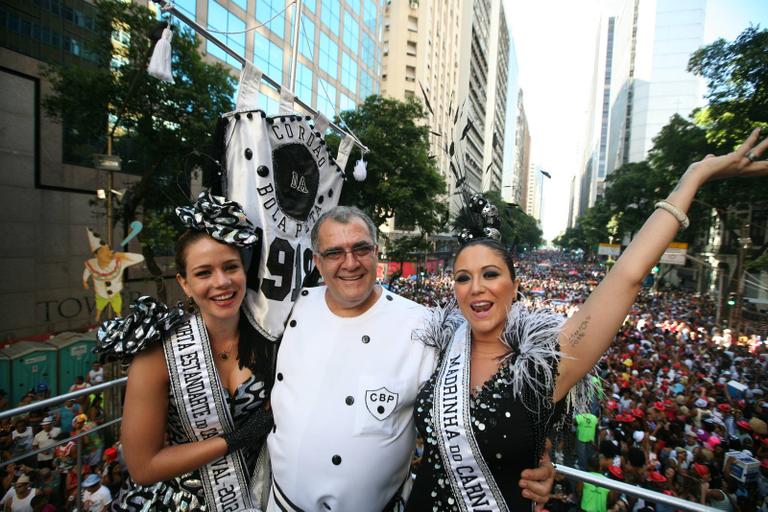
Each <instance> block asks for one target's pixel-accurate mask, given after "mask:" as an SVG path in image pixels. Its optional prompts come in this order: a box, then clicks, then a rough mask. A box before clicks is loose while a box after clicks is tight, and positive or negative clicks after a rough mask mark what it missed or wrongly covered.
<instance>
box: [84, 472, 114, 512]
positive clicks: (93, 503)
mask: <svg viewBox="0 0 768 512" xmlns="http://www.w3.org/2000/svg"><path fill="white" fill-rule="evenodd" d="M83 488H84V489H83V510H85V511H86V512H106V511H107V510H108V509H109V504H110V503H112V494H110V492H109V489H107V487H106V486H104V485H102V484H101V478H99V475H97V474H95V473H91V474H90V475H88V476H87V477H85V480H83Z"/></svg>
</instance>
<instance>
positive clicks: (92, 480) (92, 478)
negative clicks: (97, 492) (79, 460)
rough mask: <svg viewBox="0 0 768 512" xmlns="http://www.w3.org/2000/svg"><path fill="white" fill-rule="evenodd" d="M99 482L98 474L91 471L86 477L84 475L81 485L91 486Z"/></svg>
mask: <svg viewBox="0 0 768 512" xmlns="http://www.w3.org/2000/svg"><path fill="white" fill-rule="evenodd" d="M100 482H101V478H99V475H97V474H95V473H91V474H90V475H88V476H87V477H85V480H83V487H93V486H94V485H96V484H98V483H100Z"/></svg>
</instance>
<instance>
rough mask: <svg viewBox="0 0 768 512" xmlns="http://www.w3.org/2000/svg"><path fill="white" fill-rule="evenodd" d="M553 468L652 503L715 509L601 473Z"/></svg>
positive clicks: (702, 511) (700, 510) (696, 510)
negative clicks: (620, 480) (612, 478)
mask: <svg viewBox="0 0 768 512" xmlns="http://www.w3.org/2000/svg"><path fill="white" fill-rule="evenodd" d="M555 470H556V471H557V472H558V473H562V474H564V475H565V476H567V477H570V478H572V479H575V480H580V481H582V482H589V483H591V484H594V485H598V486H600V487H605V488H606V489H613V490H616V491H621V492H623V493H625V494H630V495H632V496H635V497H637V498H642V499H644V500H648V501H652V502H654V503H664V504H665V505H670V506H672V507H675V508H676V509H681V510H689V511H691V512H716V509H714V508H712V507H707V506H705V505H702V504H700V503H694V502H692V501H687V500H683V499H680V498H675V497H674V496H667V495H666V494H663V493H660V492H656V491H651V490H649V489H645V488H643V487H639V486H636V485H631V484H626V483H624V482H619V481H617V480H611V479H609V478H606V477H604V476H602V475H596V474H593V473H587V472H586V471H581V470H578V469H574V468H571V467H568V466H561V465H559V464H558V465H556V466H555Z"/></svg>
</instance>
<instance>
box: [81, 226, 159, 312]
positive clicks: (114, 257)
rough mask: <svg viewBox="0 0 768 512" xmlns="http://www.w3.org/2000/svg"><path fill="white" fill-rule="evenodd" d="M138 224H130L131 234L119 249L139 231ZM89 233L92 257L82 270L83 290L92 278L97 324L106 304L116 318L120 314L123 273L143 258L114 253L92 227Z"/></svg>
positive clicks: (125, 253)
mask: <svg viewBox="0 0 768 512" xmlns="http://www.w3.org/2000/svg"><path fill="white" fill-rule="evenodd" d="M141 227H142V226H141V223H140V222H134V223H132V224H131V233H130V234H129V235H128V237H126V239H125V240H123V242H122V244H121V246H125V245H127V244H128V242H129V241H130V239H132V238H133V237H135V236H136V234H138V232H139V231H141ZM87 230H88V244H89V245H90V246H91V253H92V254H93V256H94V257H93V258H91V259H89V260H87V261H86V262H85V270H83V288H85V289H86V290H87V289H88V278H89V277H91V278H92V279H93V289H94V292H95V295H96V314H95V317H94V320H95V321H96V323H98V322H99V320H100V318H101V313H102V311H104V308H106V307H107V305H110V306H111V307H112V311H113V313H114V314H115V315H118V316H119V315H120V314H121V312H122V309H123V298H122V296H121V295H120V292H121V291H122V290H123V271H124V270H125V269H126V268H127V267H130V266H131V265H136V264H138V263H141V262H142V261H144V256H143V255H141V254H138V253H133V252H115V251H113V250H112V249H111V248H110V247H109V246H108V245H107V243H106V242H105V241H104V240H102V239H101V236H100V235H99V234H97V233H94V231H93V230H92V229H91V228H87Z"/></svg>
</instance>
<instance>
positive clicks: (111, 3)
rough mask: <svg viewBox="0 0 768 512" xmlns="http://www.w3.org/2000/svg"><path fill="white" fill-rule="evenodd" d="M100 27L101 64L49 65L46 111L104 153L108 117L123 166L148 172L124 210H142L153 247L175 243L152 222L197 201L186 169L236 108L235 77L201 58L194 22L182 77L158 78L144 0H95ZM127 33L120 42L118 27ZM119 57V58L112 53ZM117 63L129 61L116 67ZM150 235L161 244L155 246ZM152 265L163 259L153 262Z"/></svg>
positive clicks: (176, 63)
mask: <svg viewBox="0 0 768 512" xmlns="http://www.w3.org/2000/svg"><path fill="white" fill-rule="evenodd" d="M96 7H97V12H98V16H97V19H96V23H95V24H96V30H95V33H96V36H95V37H94V39H93V40H91V41H87V45H88V47H87V51H88V52H90V54H91V55H94V56H95V58H96V61H97V63H98V65H95V66H82V65H61V66H55V67H50V68H48V69H47V70H46V71H45V74H46V76H47V78H48V79H49V80H50V82H51V86H52V93H51V94H50V95H49V96H47V97H46V98H45V99H44V107H45V109H46V112H47V113H48V115H50V116H52V117H55V118H58V119H61V120H62V121H63V122H64V125H65V126H66V127H67V128H68V133H69V134H70V135H69V136H70V137H73V138H74V139H76V142H77V144H76V145H75V146H70V145H68V143H67V141H66V139H65V147H68V148H71V147H78V148H80V149H82V150H83V152H84V153H82V154H80V155H77V154H74V155H71V156H72V157H73V158H81V159H83V158H85V159H89V158H90V152H98V153H104V152H106V139H107V119H108V118H109V119H110V120H111V121H112V131H113V133H114V144H113V154H116V155H119V156H120V157H121V158H122V161H123V171H124V172H128V173H132V174H135V175H138V176H140V179H139V181H138V182H137V183H136V184H134V185H133V186H132V188H131V189H130V190H129V192H128V194H126V196H125V198H124V200H123V202H122V208H121V209H120V210H119V211H118V213H119V215H118V218H116V219H115V220H116V221H117V220H122V221H123V222H126V223H127V222H130V221H131V220H133V219H134V218H135V217H136V215H137V211H138V210H139V209H141V211H142V212H143V215H144V220H145V224H146V225H147V226H148V230H147V232H146V233H143V234H142V235H140V236H139V240H140V241H141V242H142V244H145V248H147V249H149V251H145V253H146V252H148V253H149V254H153V253H155V252H157V253H164V252H167V247H164V244H165V243H166V242H165V241H161V239H162V238H163V237H169V236H170V237H171V239H175V233H173V234H172V233H171V232H170V231H168V230H167V229H163V230H154V231H157V236H155V235H153V234H152V233H153V232H154V231H153V227H152V226H154V225H155V224H156V223H155V219H164V222H166V223H167V224H166V226H165V227H166V228H167V227H169V226H173V224H171V223H169V222H168V219H169V215H168V210H169V207H173V206H175V205H180V204H185V203H188V202H189V197H188V194H189V191H188V186H187V173H188V171H189V169H190V167H191V165H192V164H193V163H194V162H193V158H192V156H193V155H197V151H199V150H201V151H204V150H205V148H206V147H208V146H209V144H210V142H211V140H212V136H213V131H214V129H215V127H216V122H217V120H218V117H219V116H220V115H221V114H222V113H224V112H227V111H230V110H232V108H233V103H232V96H233V94H234V87H235V80H234V79H233V78H232V76H230V74H229V72H228V71H227V69H225V68H224V67H223V66H222V65H219V64H216V65H211V64H208V63H206V62H205V61H203V59H202V57H201V56H200V54H199V53H198V40H197V38H196V37H195V36H194V35H193V34H192V33H191V31H189V30H188V29H187V30H179V29H178V27H176V29H175V30H174V38H173V45H172V46H173V53H172V60H173V68H174V77H175V80H176V83H175V84H167V83H165V82H161V81H159V80H157V79H155V78H152V77H150V76H149V75H148V74H147V72H146V66H147V62H148V59H149V56H150V54H151V49H152V43H151V40H150V34H152V32H153V31H156V30H157V21H156V20H155V18H154V15H153V14H152V13H151V12H150V11H149V10H148V9H146V8H144V7H142V6H139V5H137V4H132V3H125V2H121V1H116V0H97V1H96ZM117 30H121V31H122V32H123V33H125V34H127V36H128V37H127V38H123V40H124V41H126V40H127V41H128V43H127V45H120V44H117V43H115V42H114V41H113V40H112V35H113V33H116V31H117ZM113 59H114V61H113ZM113 62H121V63H123V64H122V65H119V66H112V65H111V63H113ZM146 244H153V245H155V244H156V245H155V246H154V248H153V247H152V246H147V245H146ZM148 266H149V268H150V269H152V268H157V266H156V265H154V262H151V261H149V258H148Z"/></svg>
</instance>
